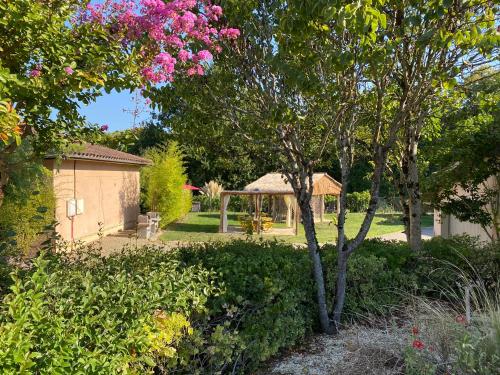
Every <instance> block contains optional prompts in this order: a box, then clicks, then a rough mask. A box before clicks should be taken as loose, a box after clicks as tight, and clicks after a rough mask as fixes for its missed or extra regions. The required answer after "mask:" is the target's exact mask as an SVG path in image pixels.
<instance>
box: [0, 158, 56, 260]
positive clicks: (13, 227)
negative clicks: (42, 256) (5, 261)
mask: <svg viewBox="0 0 500 375" xmlns="http://www.w3.org/2000/svg"><path fill="white" fill-rule="evenodd" d="M24 178H26V179H27V180H28V181H29V186H20V185H17V184H16V183H15V180H14V179H13V182H12V183H11V184H9V185H8V186H7V189H6V190H7V192H6V195H5V198H4V200H3V203H2V207H1V215H0V253H1V252H5V251H10V255H21V256H24V255H29V253H30V250H31V247H32V246H33V245H35V244H36V242H37V240H38V239H39V237H40V234H41V233H42V232H43V231H44V230H45V229H46V227H47V226H49V225H50V224H51V223H52V222H53V220H54V210H55V197H54V191H53V189H52V184H51V176H50V173H49V171H47V170H46V169H45V168H43V167H39V169H38V170H37V172H36V174H35V173H32V174H31V175H26V173H25V175H24ZM12 250H15V251H12Z"/></svg>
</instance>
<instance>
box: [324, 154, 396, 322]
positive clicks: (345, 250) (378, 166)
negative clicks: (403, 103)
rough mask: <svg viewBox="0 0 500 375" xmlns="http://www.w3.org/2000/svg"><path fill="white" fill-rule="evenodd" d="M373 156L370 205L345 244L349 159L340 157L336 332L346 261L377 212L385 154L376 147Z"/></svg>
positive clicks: (343, 289) (341, 306)
mask: <svg viewBox="0 0 500 375" xmlns="http://www.w3.org/2000/svg"><path fill="white" fill-rule="evenodd" d="M340 152H341V154H342V153H343V152H344V150H341V151H340ZM374 156H375V169H374V171H373V178H372V188H371V190H370V197H371V199H370V203H369V205H368V209H367V210H366V215H365V218H364V220H363V223H362V224H361V228H360V229H359V231H358V233H357V234H356V237H355V238H354V239H353V240H351V241H349V242H347V240H346V238H345V230H344V224H345V212H346V206H347V186H348V183H349V175H350V164H349V163H348V160H349V158H348V157H347V156H345V155H341V167H342V191H341V194H340V215H339V226H338V240H337V251H338V255H337V256H338V258H337V285H336V292H335V304H334V310H333V324H334V327H335V329H336V330H338V329H339V327H340V319H341V317H342V311H343V310H344V303H345V294H346V288H347V261H348V259H349V256H350V255H351V254H352V253H353V252H354V251H355V250H356V249H357V248H358V246H359V245H360V244H361V243H362V242H363V241H364V239H365V238H366V235H367V234H368V230H369V229H370V225H371V223H372V221H373V218H374V217H375V212H376V211H377V206H378V202H379V192H380V183H381V180H382V175H383V173H384V167H385V163H386V156H387V152H386V151H385V150H384V149H383V148H382V147H377V148H376V150H375V155H374Z"/></svg>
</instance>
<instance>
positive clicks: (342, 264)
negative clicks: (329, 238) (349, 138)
mask: <svg viewBox="0 0 500 375" xmlns="http://www.w3.org/2000/svg"><path fill="white" fill-rule="evenodd" d="M348 155H349V151H348V146H347V145H344V147H343V148H342V150H341V155H340V166H341V174H342V176H341V182H342V190H341V191H340V196H339V199H338V201H337V204H338V205H339V210H338V219H337V280H336V285H335V299H334V301H333V306H334V308H333V325H334V329H335V332H338V331H339V329H340V318H341V316H342V310H343V309H344V302H345V294H346V289H347V259H348V258H349V254H348V253H347V246H346V245H347V244H346V242H347V239H346V236H345V219H346V209H347V188H348V186H349V175H350V173H351V163H350V158H349V156H348Z"/></svg>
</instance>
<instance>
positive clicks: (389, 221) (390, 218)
mask: <svg viewBox="0 0 500 375" xmlns="http://www.w3.org/2000/svg"><path fill="white" fill-rule="evenodd" d="M375 217H379V218H382V220H381V221H379V222H377V225H401V224H403V220H402V216H401V214H377V215H376V216H375Z"/></svg>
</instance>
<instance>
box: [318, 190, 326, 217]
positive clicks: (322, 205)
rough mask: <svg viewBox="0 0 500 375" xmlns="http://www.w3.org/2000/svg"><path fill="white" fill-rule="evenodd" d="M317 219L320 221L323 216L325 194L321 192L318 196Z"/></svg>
mask: <svg viewBox="0 0 500 375" xmlns="http://www.w3.org/2000/svg"><path fill="white" fill-rule="evenodd" d="M319 206H320V207H319V221H320V222H321V223H322V222H323V218H324V216H325V195H324V194H321V195H320V196H319Z"/></svg>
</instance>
